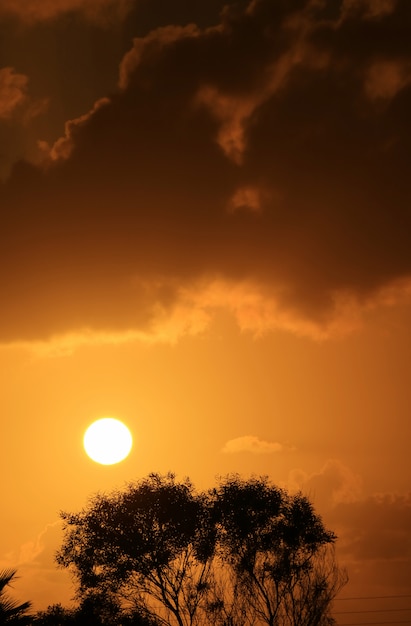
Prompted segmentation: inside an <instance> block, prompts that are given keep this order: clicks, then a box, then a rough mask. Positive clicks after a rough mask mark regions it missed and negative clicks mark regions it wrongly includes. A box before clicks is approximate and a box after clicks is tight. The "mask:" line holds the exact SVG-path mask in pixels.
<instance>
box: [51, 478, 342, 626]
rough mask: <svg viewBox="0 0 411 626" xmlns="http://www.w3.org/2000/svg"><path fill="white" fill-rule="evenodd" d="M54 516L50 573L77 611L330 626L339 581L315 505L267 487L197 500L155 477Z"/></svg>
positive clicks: (181, 625) (229, 484)
mask: <svg viewBox="0 0 411 626" xmlns="http://www.w3.org/2000/svg"><path fill="white" fill-rule="evenodd" d="M61 516H62V518H63V520H64V532H65V536H64V540H63V544H62V547H61V549H60V551H59V552H58V554H57V562H58V563H59V565H60V566H62V567H68V568H70V569H71V571H72V572H73V574H74V576H75V578H76V580H77V583H78V596H79V598H80V599H81V602H82V604H83V606H86V604H87V600H89V602H91V603H92V604H91V605H92V606H93V602H92V599H93V598H95V597H96V595H97V596H98V595H99V596H100V597H102V598H103V597H104V598H106V599H107V598H108V599H110V598H111V599H113V602H114V604H116V603H119V606H120V607H123V608H124V607H125V608H129V609H133V610H134V611H135V613H137V614H138V615H140V616H144V617H145V618H147V619H152V620H155V621H156V622H157V623H158V624H163V625H164V626H166V625H167V626H169V625H175V626H197V625H199V624H201V625H207V624H213V626H217V625H219V626H243V625H246V624H254V623H256V622H258V623H264V622H265V623H266V624H267V625H268V626H276V625H279V624H281V626H297V624H298V625H299V626H325V625H326V624H331V623H333V622H332V620H331V618H330V607H331V602H332V599H333V597H334V596H335V595H336V593H337V592H338V591H339V589H340V587H341V586H342V585H343V584H344V583H345V581H346V579H345V577H344V574H343V573H342V572H341V571H340V570H339V569H338V567H337V565H336V563H335V558H334V554H333V552H332V546H333V543H334V541H335V536H334V534H333V533H332V532H330V531H328V530H326V529H325V527H324V525H323V523H322V521H321V518H320V517H319V516H318V515H316V514H315V512H314V509H313V507H312V505H311V503H310V502H309V501H308V500H307V498H305V497H304V496H302V495H301V494H296V495H289V494H287V493H286V492H285V491H284V490H281V489H279V488H278V487H275V486H273V485H271V484H270V483H269V482H268V480H267V479H265V478H253V479H250V480H242V479H241V478H239V477H238V476H231V477H227V478H225V479H222V480H221V481H220V483H219V485H218V487H216V488H215V489H213V490H210V491H208V492H201V493H197V492H196V491H195V490H194V487H193V485H192V483H191V482H190V481H189V479H186V480H185V481H183V482H177V481H176V479H175V476H174V475H173V474H168V475H166V476H160V475H158V474H150V475H149V476H148V477H147V478H145V479H143V480H141V481H140V482H137V483H130V484H129V485H128V486H127V488H126V489H125V490H123V491H116V492H114V493H113V494H111V495H96V496H94V497H93V498H92V499H91V500H90V503H89V505H88V507H87V508H86V509H84V510H83V511H81V512H80V513H76V514H69V513H62V514H61ZM94 606H95V605H94Z"/></svg>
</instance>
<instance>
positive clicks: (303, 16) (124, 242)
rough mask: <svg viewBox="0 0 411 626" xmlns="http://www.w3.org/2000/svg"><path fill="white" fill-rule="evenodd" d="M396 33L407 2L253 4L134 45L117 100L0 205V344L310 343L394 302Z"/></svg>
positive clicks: (400, 108) (256, 0)
mask: <svg viewBox="0 0 411 626" xmlns="http://www.w3.org/2000/svg"><path fill="white" fill-rule="evenodd" d="M67 3H68V0H67ZM67 3H61V4H60V5H59V4H58V3H57V4H56V3H53V6H56V7H57V6H59V7H60V9H61V10H62V9H63V7H66V6H68V4H67ZM75 4H76V3H71V5H70V6H72V7H73V8H74V5H75ZM80 4H81V3H80V2H77V5H78V7H80ZM92 4H93V6H95V8H97V6H100V3H97V2H95V3H92ZM102 4H103V3H101V5H102ZM11 6H17V5H16V3H10V5H8V4H5V5H3V12H4V10H5V7H8V10H9V11H12V10H13V9H11V8H10V7H11ZM19 6H20V5H19ZM32 6H33V7H37V8H38V10H40V9H39V7H40V3H32ZM42 6H43V7H44V10H46V8H47V7H49V9H48V10H49V11H50V15H51V13H52V9H51V8H50V7H51V3H42ZM90 6H91V5H90ZM56 10H57V9H56ZM410 22H411V6H410V4H409V3H408V2H407V1H404V0H403V1H400V0H398V2H382V3H377V4H376V3H373V2H365V1H363V2H360V1H356V2H354V1H350V2H349V1H347V0H346V1H341V2H337V3H327V2H311V1H308V0H306V1H303V0H294V2H291V3H288V2H278V3H273V2H271V0H253V1H252V2H249V3H247V2H244V3H240V4H238V5H228V7H227V8H226V9H225V10H224V11H223V12H222V14H221V18H220V21H219V23H217V24H215V25H214V26H212V27H208V28H205V27H200V26H198V25H196V24H188V25H187V24H181V25H178V24H172V25H169V26H166V27H164V26H162V27H161V28H158V29H154V30H153V31H151V32H150V33H149V34H147V35H146V36H142V37H137V38H135V39H134V42H133V45H132V47H131V49H130V50H129V52H128V53H127V54H126V55H125V57H124V59H123V61H122V63H121V65H120V68H119V87H118V90H117V92H116V93H114V94H111V95H109V96H107V98H104V99H103V100H100V101H99V102H97V103H96V105H95V106H94V108H93V109H92V110H91V111H89V112H84V114H83V115H82V116H81V117H79V118H78V119H77V120H73V121H71V122H68V123H67V125H66V130H65V134H64V135H63V132H62V138H61V139H60V140H58V141H57V142H56V144H55V145H54V146H51V147H47V145H45V144H44V143H43V144H42V148H43V150H45V153H46V156H45V161H44V163H43V165H42V166H41V167H39V166H34V165H31V164H29V163H26V162H20V163H17V164H16V165H15V167H14V168H13V171H12V173H11V175H10V177H9V179H8V180H7V181H6V182H5V183H4V184H2V185H1V186H0V210H1V213H2V219H3V224H2V234H1V237H2V242H1V243H2V245H1V250H0V285H1V290H2V296H3V297H2V302H3V305H2V309H1V311H0V341H2V342H10V341H35V340H44V339H47V338H49V337H52V336H56V335H62V334H65V333H77V334H79V333H82V332H84V333H85V334H87V333H90V332H96V333H100V334H102V335H103V334H105V333H106V334H109V333H113V334H116V333H121V332H124V333H133V332H144V333H147V334H150V333H154V332H155V329H156V328H158V327H159V325H160V326H161V324H160V322H164V324H165V325H167V320H170V319H174V320H175V319H178V320H179V321H178V324H180V326H179V328H180V327H181V328H182V327H184V321H181V320H182V319H183V318H184V315H185V314H186V313H187V314H188V311H190V314H188V318H189V319H192V318H195V319H196V320H198V319H200V318H201V319H202V320H204V319H205V318H206V317H207V316H208V315H212V313H213V310H215V309H216V308H218V307H221V306H223V307H228V308H230V310H232V311H233V312H234V314H235V315H236V316H237V318H238V319H239V320H240V323H241V320H242V321H243V322H242V326H243V327H245V328H249V329H252V330H255V331H257V332H259V331H264V330H266V329H269V328H276V327H283V328H288V329H290V330H293V331H295V332H301V333H305V334H311V335H312V334H314V335H317V336H320V335H321V333H327V332H329V331H330V330H331V331H332V330H334V329H338V328H345V327H347V328H350V327H351V326H354V325H355V323H356V315H357V313H356V311H357V309H358V307H360V308H361V307H364V306H365V307H366V306H370V305H371V304H372V303H373V302H375V301H378V299H379V298H380V299H381V298H383V297H384V294H385V292H386V290H387V289H389V290H391V291H390V293H393V290H395V289H397V291H398V293H400V292H401V291H402V290H403V289H406V288H408V285H409V277H410V273H411V247H410V246H409V232H410V226H411V224H410V221H411V215H410V211H409V205H410V204H409V203H410V198H409V184H408V179H409V154H410V148H411V145H410V144H411V141H410V140H411V133H410V117H409V110H410V106H411V80H410V76H411V73H410V68H411V43H410V38H409V25H410ZM3 78H4V77H3ZM17 82H18V81H17ZM19 85H20V86H19ZM16 90H17V91H16ZM23 90H24V85H23V84H20V83H19V84H15V88H14V93H15V94H17V96H19V94H21V93H22V92H23ZM3 94H4V89H3ZM0 97H1V103H2V104H1V106H2V110H3V111H4V112H7V111H10V112H11V111H12V110H13V107H14V106H17V105H16V104H13V102H16V99H15V98H14V100H13V97H14V96H13V95H12V94H10V95H9V96H7V95H6V96H5V97H4V96H3V97H2V96H1V94H0ZM39 139H41V138H39ZM181 315H182V316H183V318H181V317H180V316H181ZM189 325H190V324H189ZM199 326H200V327H203V325H202V324H200V325H199ZM182 332H184V331H182Z"/></svg>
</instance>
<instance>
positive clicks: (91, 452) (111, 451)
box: [83, 417, 133, 465]
mask: <svg viewBox="0 0 411 626" xmlns="http://www.w3.org/2000/svg"><path fill="white" fill-rule="evenodd" d="M83 443H84V449H85V451H86V452H87V454H88V456H89V457H90V459H92V460H93V461H96V463H101V464H102V465H113V464H114V463H119V462H120V461H122V460H123V459H125V458H126V456H127V455H128V454H129V452H130V450H131V446H132V445H133V438H132V436H131V433H130V431H129V429H128V428H127V426H126V425H125V424H123V422H120V420H117V419H114V418H113V417H103V418H101V419H99V420H97V421H96V422H93V423H92V424H91V426H89V427H88V428H87V430H86V432H85V434H84V439H83Z"/></svg>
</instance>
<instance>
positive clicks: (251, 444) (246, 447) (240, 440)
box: [222, 435, 293, 454]
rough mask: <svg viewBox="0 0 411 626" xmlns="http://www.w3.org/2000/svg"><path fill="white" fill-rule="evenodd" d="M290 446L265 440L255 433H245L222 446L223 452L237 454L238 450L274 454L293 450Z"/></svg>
mask: <svg viewBox="0 0 411 626" xmlns="http://www.w3.org/2000/svg"><path fill="white" fill-rule="evenodd" d="M292 449H293V448H291V447H290V446H285V445H283V444H281V443H279V442H278V441H264V439H260V438H259V437H256V436H255V435H244V436H243V437H236V438H235V439H230V440H229V441H227V442H226V443H225V445H224V447H223V448H222V452H225V453H227V454H235V453H237V452H251V453H252V454H272V453H276V452H284V451H286V450H292Z"/></svg>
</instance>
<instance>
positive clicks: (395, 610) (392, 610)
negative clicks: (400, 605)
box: [334, 607, 411, 615]
mask: <svg viewBox="0 0 411 626" xmlns="http://www.w3.org/2000/svg"><path fill="white" fill-rule="evenodd" d="M397 611H411V607H408V608H405V609H367V610H366V611H334V615H348V614H349V613H395V612H397Z"/></svg>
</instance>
